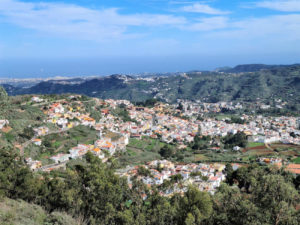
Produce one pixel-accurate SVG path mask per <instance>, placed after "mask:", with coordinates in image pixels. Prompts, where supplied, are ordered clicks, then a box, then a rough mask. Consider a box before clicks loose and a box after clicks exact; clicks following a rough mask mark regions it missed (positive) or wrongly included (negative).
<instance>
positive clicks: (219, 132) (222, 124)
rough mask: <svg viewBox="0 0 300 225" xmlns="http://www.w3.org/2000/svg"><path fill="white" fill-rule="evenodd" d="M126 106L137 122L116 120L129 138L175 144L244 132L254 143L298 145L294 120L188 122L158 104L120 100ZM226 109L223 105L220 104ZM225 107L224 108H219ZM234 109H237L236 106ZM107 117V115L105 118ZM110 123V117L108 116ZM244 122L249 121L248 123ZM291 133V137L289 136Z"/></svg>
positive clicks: (299, 138)
mask: <svg viewBox="0 0 300 225" xmlns="http://www.w3.org/2000/svg"><path fill="white" fill-rule="evenodd" d="M107 103H108V104H110V105H113V106H115V105H118V104H120V102H118V101H114V100H109V101H107ZM122 103H123V104H125V105H126V107H127V109H128V111H129V115H130V117H131V118H132V119H133V120H134V121H136V122H127V123H124V122H122V121H118V122H117V125H116V126H115V127H117V129H119V130H120V131H122V132H129V133H130V135H131V137H136V138H139V137H141V136H150V137H152V138H155V137H157V136H159V137H161V140H162V141H164V142H167V143H169V142H172V141H176V142H178V143H188V142H192V141H193V139H194V136H195V135H197V134H199V133H201V135H209V136H221V137H224V136H226V135H228V134H235V133H237V132H244V133H245V134H246V135H248V136H250V137H251V138H252V139H251V141H253V142H261V143H272V142H282V143H286V144H300V130H299V119H298V118H296V117H263V116H256V117H249V116H247V115H243V116H242V117H241V119H242V120H244V121H245V123H244V124H237V123H228V120H229V118H228V119H226V118H224V119H223V120H217V119H213V118H208V119H205V120H203V121H200V120H196V119H193V118H191V119H190V120H186V119H182V118H180V117H176V116H173V115H172V114H171V113H170V107H169V106H168V104H157V105H155V106H154V107H153V108H146V107H135V106H133V105H132V104H131V103H130V102H128V101H122ZM219 104H220V105H221V106H223V107H225V106H226V104H225V103H219ZM222 104H224V105H222ZM234 107H240V106H239V105H238V104H237V105H234ZM108 117H109V115H108ZM111 118H112V120H114V119H113V117H111ZM246 121H250V122H247V123H246ZM291 134H294V135H291Z"/></svg>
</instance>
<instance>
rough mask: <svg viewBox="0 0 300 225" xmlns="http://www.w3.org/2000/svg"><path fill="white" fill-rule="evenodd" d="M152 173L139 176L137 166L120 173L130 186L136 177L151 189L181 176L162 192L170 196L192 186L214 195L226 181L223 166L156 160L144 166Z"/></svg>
mask: <svg viewBox="0 0 300 225" xmlns="http://www.w3.org/2000/svg"><path fill="white" fill-rule="evenodd" d="M143 167H144V168H145V169H147V170H148V171H150V173H149V174H147V175H145V174H139V167H138V166H135V167H132V168H127V169H125V170H121V171H118V172H117V173H118V174H119V175H121V176H124V177H127V180H128V182H129V185H131V182H132V178H133V177H136V178H137V179H138V180H141V181H142V182H143V183H145V184H146V185H148V186H149V187H151V186H152V185H158V186H160V185H162V184H163V183H164V182H165V181H166V180H169V181H170V180H172V179H173V177H174V176H176V175H180V177H181V178H180V179H177V180H176V179H175V180H174V182H173V183H172V185H170V186H169V187H168V186H167V187H166V188H164V189H163V190H161V194H162V195H165V196H170V195H172V194H174V193H183V192H185V191H186V190H187V187H188V186H189V185H191V184H193V185H195V186H197V187H198V188H199V189H200V190H201V191H208V192H210V193H212V194H213V193H214V192H215V190H216V188H217V187H219V186H220V184H221V182H222V181H224V180H225V174H224V173H223V172H222V171H223V170H224V169H225V166H224V165H222V164H202V163H201V164H193V163H192V164H174V163H172V162H170V161H167V160H154V161H151V162H148V163H147V164H146V165H143Z"/></svg>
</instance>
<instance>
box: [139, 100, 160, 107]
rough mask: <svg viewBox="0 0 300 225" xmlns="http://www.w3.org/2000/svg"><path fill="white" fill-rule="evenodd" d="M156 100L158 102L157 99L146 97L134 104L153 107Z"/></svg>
mask: <svg viewBox="0 0 300 225" xmlns="http://www.w3.org/2000/svg"><path fill="white" fill-rule="evenodd" d="M157 102H158V100H157V99H155V98H150V99H147V100H146V101H143V102H136V103H135V105H137V106H144V107H153V106H154V105H155V104H156V103H157Z"/></svg>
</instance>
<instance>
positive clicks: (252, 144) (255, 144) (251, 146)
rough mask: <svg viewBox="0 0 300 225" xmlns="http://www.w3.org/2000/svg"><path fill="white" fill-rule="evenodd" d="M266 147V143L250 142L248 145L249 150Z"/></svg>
mask: <svg viewBox="0 0 300 225" xmlns="http://www.w3.org/2000/svg"><path fill="white" fill-rule="evenodd" d="M264 145H265V144H264V143H258V142H249V143H248V144H247V147H248V148H253V147H257V146H264Z"/></svg>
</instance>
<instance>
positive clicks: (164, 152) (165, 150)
mask: <svg viewBox="0 0 300 225" xmlns="http://www.w3.org/2000/svg"><path fill="white" fill-rule="evenodd" d="M175 153H176V151H175V149H174V148H172V147H170V146H169V145H164V146H163V147H162V148H161V149H160V151H159V154H160V155H161V156H162V157H164V158H170V157H172V156H173V155H174V154H175Z"/></svg>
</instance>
